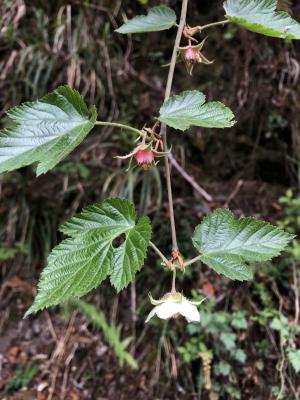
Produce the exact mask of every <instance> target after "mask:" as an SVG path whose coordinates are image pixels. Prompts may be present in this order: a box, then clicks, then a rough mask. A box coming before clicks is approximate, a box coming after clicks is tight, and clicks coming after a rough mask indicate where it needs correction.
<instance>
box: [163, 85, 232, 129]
mask: <svg viewBox="0 0 300 400" xmlns="http://www.w3.org/2000/svg"><path fill="white" fill-rule="evenodd" d="M159 120H160V121H161V122H163V123H165V124H166V125H168V126H171V127H172V128H175V129H180V130H182V131H184V130H186V129H188V128H189V127H190V126H200V127H203V128H228V127H231V126H233V125H234V123H235V121H234V115H233V113H232V111H231V110H230V109H229V108H228V107H226V106H225V105H224V104H223V103H220V102H209V103H205V95H204V94H203V93H201V92H199V91H197V90H191V91H186V92H182V93H181V94H179V95H177V96H172V97H171V98H170V99H169V100H167V101H166V102H165V103H164V104H163V106H162V107H161V109H160V116H159Z"/></svg>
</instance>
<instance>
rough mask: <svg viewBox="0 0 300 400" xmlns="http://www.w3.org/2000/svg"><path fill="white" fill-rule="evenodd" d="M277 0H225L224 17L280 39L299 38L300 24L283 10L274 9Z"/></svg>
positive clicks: (253, 30) (251, 29)
mask: <svg viewBox="0 0 300 400" xmlns="http://www.w3.org/2000/svg"><path fill="white" fill-rule="evenodd" d="M276 6H277V0H227V1H225V3H224V9H225V12H226V17H227V18H228V19H229V20H230V21H232V22H235V23H237V24H239V25H241V26H243V27H244V28H246V29H249V30H250V31H252V32H256V33H261V34H262V35H266V36H272V37H277V38H282V39H300V24H298V22H297V21H295V20H294V19H293V18H291V17H290V16H289V14H287V13H286V12H284V11H276Z"/></svg>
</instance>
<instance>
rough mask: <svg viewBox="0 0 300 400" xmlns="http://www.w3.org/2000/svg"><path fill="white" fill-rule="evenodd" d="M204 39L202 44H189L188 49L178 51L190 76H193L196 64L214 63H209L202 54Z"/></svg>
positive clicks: (180, 48)
mask: <svg viewBox="0 0 300 400" xmlns="http://www.w3.org/2000/svg"><path fill="white" fill-rule="evenodd" d="M205 40H206V39H204V40H203V41H202V42H201V43H200V44H198V45H196V46H193V45H191V44H189V45H188V46H186V47H179V49H178V51H179V54H180V56H181V58H182V60H183V61H184V63H185V66H186V69H187V71H188V73H189V74H190V75H192V72H193V69H194V67H195V65H196V64H201V63H203V64H212V63H213V61H209V60H208V59H207V58H206V57H205V56H204V55H203V54H202V53H201V50H202V48H203V46H204V43H205Z"/></svg>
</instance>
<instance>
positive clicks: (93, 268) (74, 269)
mask: <svg viewBox="0 0 300 400" xmlns="http://www.w3.org/2000/svg"><path fill="white" fill-rule="evenodd" d="M61 231H62V232H63V233H65V234H66V235H68V236H70V238H69V239H66V240H64V241H63V242H62V243H60V244H59V245H58V246H57V247H55V248H54V249H53V250H52V252H51V254H50V256H49V258H48V266H47V267H46V268H45V269H44V271H43V272H42V275H41V279H40V282H39V290H38V294H37V296H36V298H35V301H34V303H33V305H32V306H31V307H30V309H29V310H28V311H27V313H26V315H29V314H31V313H33V312H36V311H38V310H41V309H43V308H45V307H49V306H51V305H56V304H59V303H61V302H65V301H66V300H68V299H70V298H74V297H80V296H83V295H84V294H86V293H88V292H89V291H90V290H92V289H94V288H96V287H97V286H98V285H99V284H100V283H101V282H102V281H103V280H104V279H105V278H107V277H108V276H110V280H111V283H112V285H113V286H114V287H115V288H116V289H117V291H120V290H121V289H123V288H124V287H125V286H127V285H128V284H129V283H130V282H132V281H133V279H134V277H135V274H136V272H137V271H138V270H139V269H140V268H141V266H142V264H143V261H144V258H145V256H146V252H147V247H148V244H149V240H150V236H151V225H150V221H149V218H148V217H142V218H140V219H139V220H137V215H136V212H135V209H134V206H133V205H132V204H131V203H130V202H128V201H127V200H124V199H109V200H105V201H103V202H102V203H98V204H94V205H92V206H90V207H87V208H86V209H84V210H83V211H82V212H81V213H80V214H78V215H77V216H75V217H73V218H71V219H70V221H69V222H67V223H66V224H65V225H63V226H62V228H61ZM122 240H123V243H121V242H122Z"/></svg>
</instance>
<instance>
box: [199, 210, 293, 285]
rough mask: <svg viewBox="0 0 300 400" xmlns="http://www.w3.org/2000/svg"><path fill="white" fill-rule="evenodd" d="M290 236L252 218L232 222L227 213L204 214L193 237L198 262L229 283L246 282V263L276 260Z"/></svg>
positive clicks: (249, 272)
mask: <svg viewBox="0 0 300 400" xmlns="http://www.w3.org/2000/svg"><path fill="white" fill-rule="evenodd" d="M293 237H294V236H293V235H291V234H289V233H287V232H285V231H283V230H281V229H279V228H277V227H275V226H272V225H270V224H268V223H267V222H264V221H258V220H256V219H254V218H241V219H238V220H236V219H234V216H233V214H232V212H231V211H229V210H226V209H217V210H215V211H213V212H212V213H210V214H208V215H207V216H206V217H205V218H204V219H203V222H202V223H201V224H200V225H198V226H197V227H196V229H195V233H194V235H193V244H194V246H195V247H196V249H197V250H198V251H199V252H200V253H201V254H202V257H201V261H202V262H204V263H205V264H207V265H208V266H210V267H211V268H213V269H214V270H215V271H216V272H218V273H219V274H223V275H225V276H227V277H228V278H230V279H237V280H241V281H243V280H249V279H251V278H252V275H253V273H252V268H251V267H250V266H249V263H251V262H255V261H267V260H270V259H271V258H273V257H275V256H278V255H279V254H280V252H281V251H282V250H284V248H285V247H286V246H287V244H288V243H289V241H290V240H292V239H293Z"/></svg>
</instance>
